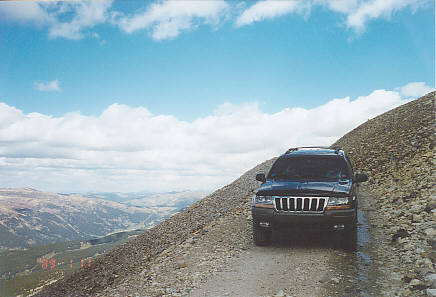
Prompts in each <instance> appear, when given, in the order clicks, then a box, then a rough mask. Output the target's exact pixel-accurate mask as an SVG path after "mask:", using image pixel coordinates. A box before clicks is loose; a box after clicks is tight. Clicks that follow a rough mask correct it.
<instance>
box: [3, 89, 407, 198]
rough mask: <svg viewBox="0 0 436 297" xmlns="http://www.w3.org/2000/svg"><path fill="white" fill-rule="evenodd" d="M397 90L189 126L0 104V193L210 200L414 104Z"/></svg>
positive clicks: (248, 108)
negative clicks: (166, 194) (171, 195)
mask: <svg viewBox="0 0 436 297" xmlns="http://www.w3.org/2000/svg"><path fill="white" fill-rule="evenodd" d="M405 87H406V88H405V90H407V86H405ZM401 90H402V89H399V90H397V91H395V90H394V91H386V90H376V91H374V92H372V93H371V94H369V95H367V96H361V97H358V98H357V99H355V100H351V99H350V98H349V97H346V98H338V99H332V100H330V101H329V102H327V103H325V104H323V105H321V106H319V107H316V108H313V109H304V108H299V107H293V108H286V109H283V110H281V111H279V112H277V113H273V114H269V113H265V112H263V111H262V110H261V109H260V108H259V106H258V104H256V103H246V104H242V105H234V104H231V103H225V104H222V105H221V106H219V107H218V108H217V109H216V110H215V111H214V112H212V113H211V114H210V115H209V116H206V117H201V118H198V119H196V120H195V121H192V122H186V121H181V120H179V119H177V118H176V117H174V116H171V115H153V114H151V113H150V112H149V111H148V110H147V109H146V108H145V107H137V108H132V107H130V106H126V105H121V104H112V105H111V106H109V107H108V108H107V109H106V110H104V112H103V113H102V114H101V115H99V116H97V117H95V116H85V115H82V114H80V113H78V112H73V113H68V114H65V115H64V116H62V117H51V116H47V115H43V114H39V113H29V114H24V113H23V112H22V111H21V110H19V109H17V108H15V107H12V106H9V105H7V104H4V103H0V143H1V144H2V145H1V146H0V187H6V186H9V187H18V186H21V187H22V186H32V187H36V188H41V189H45V190H51V191H87V190H95V191H140V190H150V191H167V190H177V189H186V188H188V189H192V190H196V189H206V190H213V189H215V188H218V187H220V186H223V185H225V184H226V183H228V182H231V181H232V180H233V179H235V178H237V177H238V176H239V175H240V174H242V173H243V172H244V171H246V170H247V169H249V168H251V167H253V166H254V165H256V164H258V163H260V162H262V161H264V160H266V159H267V158H271V157H273V156H276V155H279V154H281V153H283V152H284V151H285V150H286V149H287V148H289V147H292V146H298V145H329V144H331V143H333V142H334V141H335V140H337V139H338V138H339V137H341V136H342V135H343V134H345V133H346V132H348V131H349V130H351V129H353V128H355V127H356V126H358V125H359V124H361V123H363V122H365V121H366V120H368V119H370V118H373V117H375V116H377V115H378V114H380V113H383V112H385V111H387V110H389V109H391V108H394V107H396V106H398V105H400V104H403V103H405V102H407V101H408V100H410V99H411V98H410V97H407V98H405V97H402V94H403V93H402V91H401ZM405 94H407V95H410V93H407V92H406V93H405Z"/></svg>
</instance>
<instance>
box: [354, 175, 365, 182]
mask: <svg viewBox="0 0 436 297" xmlns="http://www.w3.org/2000/svg"><path fill="white" fill-rule="evenodd" d="M367 180H368V175H366V174H365V173H356V175H355V176H354V181H355V182H356V183H363V182H366V181H367Z"/></svg>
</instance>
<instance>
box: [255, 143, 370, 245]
mask: <svg viewBox="0 0 436 297" xmlns="http://www.w3.org/2000/svg"><path fill="white" fill-rule="evenodd" d="M256 180H258V181H261V182H262V185H261V186H260V187H259V189H258V190H257V192H256V195H255V196H254V197H253V202H252V208H251V209H252V216H253V239H254V243H255V244H256V245H266V244H268V243H269V242H270V239H271V233H272V230H273V229H277V228H287V229H289V228H295V227H297V228H301V227H306V228H325V229H330V230H341V231H342V232H344V234H345V235H346V236H347V237H348V236H355V234H356V224H357V200H358V199H357V198H358V194H359V191H358V189H359V183H360V182H364V181H367V180H368V177H367V175H366V174H364V173H361V174H354V172H353V168H352V166H351V163H350V161H349V159H348V158H347V156H346V154H345V152H344V151H343V150H342V149H339V148H326V147H298V148H292V149H289V150H288V151H286V153H284V154H283V155H281V156H280V157H279V158H278V159H277V160H276V161H275V163H274V164H273V165H272V167H271V169H270V171H269V172H268V175H267V176H265V174H264V173H259V174H257V175H256Z"/></svg>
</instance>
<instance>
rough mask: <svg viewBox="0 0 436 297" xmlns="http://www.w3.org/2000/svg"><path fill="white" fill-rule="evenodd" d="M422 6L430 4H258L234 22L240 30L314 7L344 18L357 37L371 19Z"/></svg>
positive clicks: (333, 0)
mask: <svg viewBox="0 0 436 297" xmlns="http://www.w3.org/2000/svg"><path fill="white" fill-rule="evenodd" d="M426 3H430V0H308V1H297V0H289V1H274V0H262V1H259V2H257V3H255V4H253V5H252V6H250V7H248V8H247V9H246V10H244V11H243V12H242V14H241V15H240V16H239V17H238V18H237V19H236V25H237V26H244V25H248V24H251V23H253V22H257V21H262V20H265V19H273V18H276V17H279V16H282V15H286V14H290V13H293V12H301V11H304V10H307V8H310V7H311V6H316V5H318V6H323V7H326V8H327V9H329V10H332V11H334V12H339V13H342V14H344V15H345V17H346V20H345V25H346V26H347V27H348V28H351V29H354V30H355V31H356V32H359V33H360V32H363V31H364V29H365V26H366V24H367V23H368V22H369V21H370V20H372V19H377V18H385V19H388V18H390V17H391V15H392V14H393V13H395V12H396V11H399V10H402V9H406V8H408V9H410V10H412V12H414V11H415V10H417V9H418V8H421V7H423V6H424V5H425V4H426Z"/></svg>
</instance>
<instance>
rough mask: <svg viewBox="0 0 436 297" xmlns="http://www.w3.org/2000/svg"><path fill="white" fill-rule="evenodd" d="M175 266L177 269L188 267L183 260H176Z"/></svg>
mask: <svg viewBox="0 0 436 297" xmlns="http://www.w3.org/2000/svg"><path fill="white" fill-rule="evenodd" d="M176 265H177V268H179V269H180V268H185V267H186V266H188V264H187V263H186V261H185V259H177V260H176Z"/></svg>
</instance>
